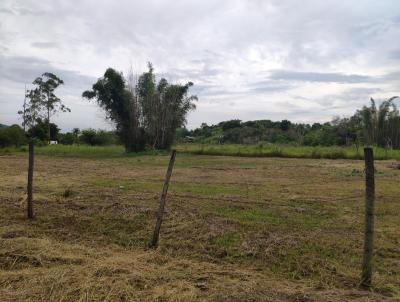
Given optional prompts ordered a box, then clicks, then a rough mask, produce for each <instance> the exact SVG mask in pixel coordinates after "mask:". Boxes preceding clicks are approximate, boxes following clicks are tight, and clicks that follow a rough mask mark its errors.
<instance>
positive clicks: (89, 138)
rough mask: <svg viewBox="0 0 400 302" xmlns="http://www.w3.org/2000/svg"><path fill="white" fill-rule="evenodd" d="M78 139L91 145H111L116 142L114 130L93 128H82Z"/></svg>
mask: <svg viewBox="0 0 400 302" xmlns="http://www.w3.org/2000/svg"><path fill="white" fill-rule="evenodd" d="M79 141H80V142H81V143H83V144H87V145H91V146H105V145H113V144H116V143H117V142H118V140H117V136H116V134H115V133H114V132H111V131H104V130H94V129H86V130H82V132H81V135H80V136H79Z"/></svg>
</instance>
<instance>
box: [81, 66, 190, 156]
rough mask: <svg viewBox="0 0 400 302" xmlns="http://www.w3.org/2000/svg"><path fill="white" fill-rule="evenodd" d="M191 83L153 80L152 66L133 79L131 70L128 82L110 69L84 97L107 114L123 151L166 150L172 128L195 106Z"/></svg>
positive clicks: (170, 143) (184, 118)
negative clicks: (113, 124) (180, 83)
mask: <svg viewBox="0 0 400 302" xmlns="http://www.w3.org/2000/svg"><path fill="white" fill-rule="evenodd" d="M192 85H193V84H192V83H191V82H189V83H187V84H185V85H179V84H170V83H168V81H167V80H166V79H164V78H162V79H161V80H160V81H158V83H157V81H156V79H155V75H154V73H153V67H152V65H151V64H149V70H148V72H145V73H143V74H142V75H141V76H140V77H138V80H137V81H135V77H134V76H133V73H132V74H131V75H130V76H129V77H128V81H127V80H126V79H125V78H124V77H123V75H122V74H121V73H119V72H117V71H115V70H114V69H112V68H109V69H107V70H106V72H105V73H104V76H103V77H102V78H100V79H99V80H98V81H97V82H96V83H95V84H94V85H93V87H92V90H88V91H85V92H84V93H83V97H85V98H87V99H95V100H96V101H97V103H98V104H99V106H100V107H101V108H103V109H104V110H105V111H106V113H107V117H108V118H109V119H110V120H112V121H113V122H114V123H115V125H116V133H117V135H118V137H119V139H120V141H121V142H122V143H123V144H124V146H125V149H126V151H128V152H138V151H143V150H144V149H145V148H146V146H149V147H151V148H153V149H168V148H169V147H170V146H171V145H172V143H173V141H174V138H175V131H176V129H177V128H179V127H182V126H183V125H184V124H185V122H186V115H187V113H188V112H189V111H190V110H192V109H194V108H195V106H194V103H193V101H194V100H196V97H195V96H188V91H189V88H190V87H191V86H192Z"/></svg>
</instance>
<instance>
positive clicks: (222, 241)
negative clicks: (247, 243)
mask: <svg viewBox="0 0 400 302" xmlns="http://www.w3.org/2000/svg"><path fill="white" fill-rule="evenodd" d="M212 241H213V243H214V244H215V246H216V248H217V254H219V256H223V257H233V258H237V257H241V256H242V254H241V252H240V250H239V244H240V241H241V236H240V234H239V233H235V232H230V233H225V234H223V235H220V236H217V237H215V238H213V240H212Z"/></svg>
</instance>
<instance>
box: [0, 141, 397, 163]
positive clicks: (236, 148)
mask: <svg viewBox="0 0 400 302" xmlns="http://www.w3.org/2000/svg"><path fill="white" fill-rule="evenodd" d="M174 148H175V149H177V151H178V152H180V153H186V154H193V155H213V156H237V157H282V158H314V159H363V157H364V154H363V148H362V147H360V148H358V149H357V148H356V147H355V146H351V147H307V146H290V145H274V144H260V145H207V144H180V145H175V146H174ZM27 150H28V148H27V147H26V146H24V147H21V148H5V149H0V154H15V153H26V152H27ZM35 150H36V154H40V155H49V156H63V157H87V158H94V157H97V158H100V157H128V156H131V157H132V156H133V157H135V156H138V155H139V156H141V155H160V154H161V155H162V154H166V152H164V151H146V152H142V153H139V154H133V153H132V154H126V153H125V150H124V148H123V147H122V146H88V145H51V146H44V147H36V148H35ZM374 154H375V159H376V160H388V159H396V160H400V150H389V149H383V148H377V147H375V148H374Z"/></svg>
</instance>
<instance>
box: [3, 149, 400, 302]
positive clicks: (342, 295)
mask: <svg viewBox="0 0 400 302" xmlns="http://www.w3.org/2000/svg"><path fill="white" fill-rule="evenodd" d="M167 161H168V157H167V156H146V155H145V156H138V157H117V158H109V159H107V158H102V159H100V158H97V159H91V158H79V157H77V158H63V157H57V158H55V157H50V156H37V158H36V167H35V183H34V188H35V189H34V197H35V204H34V210H35V219H34V220H32V221H28V220H27V219H26V218H25V204H24V192H25V185H26V170H27V159H26V156H24V155H21V154H19V155H7V156H0V301H293V302H294V301H400V300H399V299H400V248H399V246H400V245H399V243H400V241H399V238H400V227H399V216H398V215H399V214H398V213H400V199H399V196H400V186H399V181H400V170H396V169H393V167H392V166H391V162H388V161H380V162H378V163H377V178H376V183H377V204H376V213H377V215H376V252H375V263H374V265H375V271H374V280H373V281H374V287H373V288H372V289H371V291H363V290H359V289H358V287H357V285H358V279H359V274H360V265H361V251H362V238H363V237H362V232H363V206H364V204H363V203H364V199H363V162H362V161H350V160H347V161H345V160H337V161H332V160H311V159H310V160H307V159H283V158H280V159H278V158H235V157H221V156H218V157H212V156H192V155H183V154H179V155H178V157H177V161H176V167H175V170H174V173H173V176H172V183H171V186H170V192H169V195H168V200H167V212H166V216H165V221H164V223H163V226H162V230H161V232H162V234H161V238H160V247H159V249H158V250H157V251H153V250H149V249H148V248H147V243H148V242H149V240H150V236H151V233H152V229H153V226H154V222H155V213H156V210H157V205H158V196H159V193H160V191H161V188H162V183H163V177H164V174H165V169H166V166H167Z"/></svg>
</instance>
